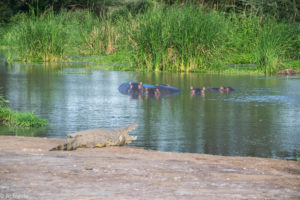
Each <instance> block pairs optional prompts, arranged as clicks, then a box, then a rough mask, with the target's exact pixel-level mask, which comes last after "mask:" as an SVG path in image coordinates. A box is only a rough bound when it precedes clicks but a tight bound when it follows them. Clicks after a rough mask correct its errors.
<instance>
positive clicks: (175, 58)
mask: <svg viewBox="0 0 300 200" xmlns="http://www.w3.org/2000/svg"><path fill="white" fill-rule="evenodd" d="M130 25H131V27H130V28H129V30H128V37H129V40H128V41H130V42H131V44H132V47H133V49H134V51H132V54H131V56H132V58H133V61H134V65H136V66H137V67H138V68H142V69H144V68H146V70H150V71H152V70H156V71H157V70H163V71H166V70H168V71H194V70H195V69H197V70H202V69H205V68H206V66H209V65H212V64H216V63H215V62H214V61H216V59H214V58H215V57H217V56H219V55H220V53H221V52H222V49H223V45H222V42H223V41H224V39H225V38H226V35H225V31H226V26H227V22H226V20H224V19H223V18H222V16H221V15H218V14H216V13H214V12H212V13H206V12H203V11H202V9H201V8H193V7H189V6H186V7H177V6H174V7H168V8H163V7H156V8H155V9H151V10H149V11H148V12H146V13H144V14H141V15H138V16H137V17H136V18H135V19H134V20H133V21H132V22H131V23H130Z"/></svg>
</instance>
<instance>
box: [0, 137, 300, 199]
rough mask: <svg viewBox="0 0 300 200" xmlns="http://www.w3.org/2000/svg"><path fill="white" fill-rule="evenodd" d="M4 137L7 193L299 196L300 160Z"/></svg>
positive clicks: (0, 190)
mask: <svg viewBox="0 0 300 200" xmlns="http://www.w3.org/2000/svg"><path fill="white" fill-rule="evenodd" d="M63 141H64V140H62V139H51V138H30V137H14V136H0V199H30V200H34V199H37V200H38V199H43V200H45V199H51V200H52V199H70V200H71V199H72V200H74V199H197V200H198V199H222V200H224V199H299V198H300V163H299V162H296V161H286V160H278V159H265V158H253V157H225V156H214V155H205V154H191V153H167V152H158V151H151V150H144V149H142V148H135V147H130V146H123V147H106V148H94V149H84V148H82V149H78V150H76V151H52V152H49V151H48V150H49V149H50V148H52V147H54V146H56V145H57V144H60V143H63Z"/></svg>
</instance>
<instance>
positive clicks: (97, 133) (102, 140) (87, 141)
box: [50, 123, 138, 151]
mask: <svg viewBox="0 0 300 200" xmlns="http://www.w3.org/2000/svg"><path fill="white" fill-rule="evenodd" d="M137 125H138V124H137V123H133V124H131V125H129V126H125V127H121V128H119V129H113V130H110V129H100V128H98V129H91V130H84V131H80V132H76V133H72V134H68V135H67V141H66V143H64V144H61V145H58V146H57V147H54V148H52V149H50V151H56V150H65V151H71V150H76V149H77V148H82V147H86V148H94V147H106V146H122V145H125V144H129V143H131V141H133V140H136V139H137V136H130V135H129V134H128V133H129V132H130V131H132V130H134V129H135V128H136V127H137Z"/></svg>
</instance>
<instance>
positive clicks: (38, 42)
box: [6, 13, 66, 61]
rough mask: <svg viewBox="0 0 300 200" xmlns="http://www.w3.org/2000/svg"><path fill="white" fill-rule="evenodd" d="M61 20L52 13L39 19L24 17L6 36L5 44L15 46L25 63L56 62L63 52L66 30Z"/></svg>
mask: <svg viewBox="0 0 300 200" xmlns="http://www.w3.org/2000/svg"><path fill="white" fill-rule="evenodd" d="M23 16H24V15H23ZM16 17H17V18H18V15H17V16H16ZM61 19H62V17H61V16H60V15H53V13H50V14H48V15H46V16H43V17H40V18H38V17H35V16H31V17H27V16H24V19H23V20H22V21H20V22H19V23H18V24H16V25H15V26H13V27H12V29H11V30H10V32H9V33H8V34H7V35H6V39H7V44H8V45H9V46H17V47H18V50H19V54H20V56H21V57H22V58H23V59H24V60H25V61H27V60H33V59H38V60H42V61H51V60H56V59H57V58H60V57H62V56H63V54H64V51H65V39H66V30H65V28H64V24H63V21H62V20H61Z"/></svg>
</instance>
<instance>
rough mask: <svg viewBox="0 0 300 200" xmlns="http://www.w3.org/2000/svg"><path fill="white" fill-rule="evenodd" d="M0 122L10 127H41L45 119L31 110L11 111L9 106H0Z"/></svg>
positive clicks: (44, 124) (45, 122)
mask: <svg viewBox="0 0 300 200" xmlns="http://www.w3.org/2000/svg"><path fill="white" fill-rule="evenodd" d="M0 123H1V124H4V125H7V126H11V127H24V128H27V127H28V128H29V127H42V126H46V125H47V121H46V120H45V119H41V118H39V117H38V116H36V115H34V113H33V112H25V113H19V112H13V111H12V110H11V109H10V108H9V107H6V106H0Z"/></svg>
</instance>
